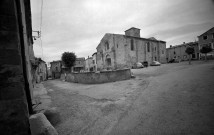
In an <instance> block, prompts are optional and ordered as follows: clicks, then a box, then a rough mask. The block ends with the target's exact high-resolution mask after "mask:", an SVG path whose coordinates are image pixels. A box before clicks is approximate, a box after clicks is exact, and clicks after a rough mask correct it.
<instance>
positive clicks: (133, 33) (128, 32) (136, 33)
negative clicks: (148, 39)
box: [125, 27, 140, 37]
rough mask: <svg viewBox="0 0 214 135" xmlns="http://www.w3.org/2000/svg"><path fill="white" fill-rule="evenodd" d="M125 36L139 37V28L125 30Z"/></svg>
mask: <svg viewBox="0 0 214 135" xmlns="http://www.w3.org/2000/svg"><path fill="white" fill-rule="evenodd" d="M125 35H126V36H131V37H140V29H138V28H135V27H132V28H130V29H128V30H126V31H125Z"/></svg>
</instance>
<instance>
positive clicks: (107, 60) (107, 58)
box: [106, 54, 111, 66]
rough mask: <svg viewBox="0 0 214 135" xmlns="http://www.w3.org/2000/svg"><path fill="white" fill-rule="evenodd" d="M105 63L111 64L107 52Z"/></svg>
mask: <svg viewBox="0 0 214 135" xmlns="http://www.w3.org/2000/svg"><path fill="white" fill-rule="evenodd" d="M106 65H107V66H111V57H110V55H109V54H107V55H106Z"/></svg>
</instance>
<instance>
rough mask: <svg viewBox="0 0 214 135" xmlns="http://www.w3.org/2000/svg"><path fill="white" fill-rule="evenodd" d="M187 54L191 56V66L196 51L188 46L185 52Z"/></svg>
mask: <svg viewBox="0 0 214 135" xmlns="http://www.w3.org/2000/svg"><path fill="white" fill-rule="evenodd" d="M185 52H186V53H187V54H188V55H189V64H191V56H192V54H194V52H195V50H194V47H192V46H188V47H187V48H186V50H185Z"/></svg>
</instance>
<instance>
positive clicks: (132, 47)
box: [131, 39, 134, 51]
mask: <svg viewBox="0 0 214 135" xmlns="http://www.w3.org/2000/svg"><path fill="white" fill-rule="evenodd" d="M131 50H132V51H134V41H133V39H132V40H131Z"/></svg>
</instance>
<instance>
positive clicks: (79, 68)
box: [73, 57, 85, 72]
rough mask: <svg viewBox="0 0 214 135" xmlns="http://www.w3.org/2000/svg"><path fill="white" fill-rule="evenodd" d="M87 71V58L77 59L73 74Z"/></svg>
mask: <svg viewBox="0 0 214 135" xmlns="http://www.w3.org/2000/svg"><path fill="white" fill-rule="evenodd" d="M84 69H85V58H84V57H80V58H76V61H75V65H74V67H73V72H82V71H84Z"/></svg>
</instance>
